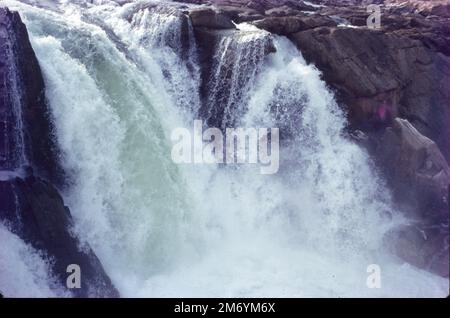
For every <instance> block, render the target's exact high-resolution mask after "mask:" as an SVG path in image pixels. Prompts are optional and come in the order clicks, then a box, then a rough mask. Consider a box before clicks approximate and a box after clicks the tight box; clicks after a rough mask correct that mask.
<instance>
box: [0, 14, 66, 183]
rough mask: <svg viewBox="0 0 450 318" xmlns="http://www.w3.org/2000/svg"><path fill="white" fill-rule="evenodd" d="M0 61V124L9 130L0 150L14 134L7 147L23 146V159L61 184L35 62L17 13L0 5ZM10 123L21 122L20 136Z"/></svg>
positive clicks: (56, 153) (61, 172)
mask: <svg viewBox="0 0 450 318" xmlns="http://www.w3.org/2000/svg"><path fill="white" fill-rule="evenodd" d="M0 61H2V62H3V63H1V62H0V83H2V84H0V116H4V115H5V114H9V116H6V117H7V118H8V119H9V124H7V125H9V128H7V127H3V128H0V130H3V131H5V129H6V131H8V132H9V138H8V139H9V141H8V140H6V139H3V140H2V141H1V142H0V144H1V145H3V146H0V151H5V146H4V145H5V144H10V145H11V143H12V142H11V141H14V138H16V139H15V141H16V142H18V143H17V144H16V145H13V147H15V148H16V149H11V150H12V151H17V149H18V148H19V147H23V148H25V156H26V161H28V163H29V164H30V165H31V166H32V167H33V168H34V169H35V171H36V172H37V173H39V174H40V175H42V176H44V177H45V178H46V179H48V180H51V181H52V182H54V183H55V184H58V185H61V183H62V179H63V178H62V177H63V176H62V174H63V170H62V168H61V166H60V164H59V161H58V151H57V148H56V145H55V141H54V136H53V127H52V124H51V115H50V112H49V109H48V106H47V104H46V100H45V86H44V81H43V78H42V74H41V70H40V67H39V63H38V61H37V59H36V56H35V54H34V51H33V48H32V47H31V44H30V41H29V39H28V33H27V30H26V27H25V25H24V24H23V23H22V21H21V19H20V16H19V14H18V13H14V12H10V11H9V10H8V9H6V8H0ZM19 104H20V105H19ZM17 108H20V110H18V109H17ZM14 112H15V113H16V114H20V113H21V118H18V117H17V116H16V118H15V119H13V117H14V116H12V113H14ZM6 122H7V121H3V125H5V124H6ZM17 125H18V126H17ZM13 126H15V127H16V128H17V127H20V126H22V135H23V138H19V139H17V134H15V133H16V132H17V133H18V134H19V132H18V131H16V130H15V128H14V127H13ZM13 135H14V136H13ZM3 136H4V135H3ZM22 139H23V140H22ZM1 155H2V154H0V156H1ZM0 161H1V159H0ZM0 168H1V166H0Z"/></svg>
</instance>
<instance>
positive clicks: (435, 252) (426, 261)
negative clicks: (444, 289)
mask: <svg viewBox="0 0 450 318" xmlns="http://www.w3.org/2000/svg"><path fill="white" fill-rule="evenodd" d="M448 229H449V227H448V223H442V224H437V225H424V224H421V223H415V224H410V225H402V226H399V227H396V228H394V229H392V230H390V231H389V232H388V233H387V234H386V235H385V237H384V238H383V242H384V245H385V246H386V247H387V249H388V250H389V251H390V252H391V253H392V254H394V255H396V256H398V257H399V258H400V259H401V260H403V261H405V262H407V263H409V264H411V265H414V266H416V267H418V268H422V269H425V270H428V271H430V272H433V273H435V274H438V275H440V276H443V277H449V253H450V251H449V230H448Z"/></svg>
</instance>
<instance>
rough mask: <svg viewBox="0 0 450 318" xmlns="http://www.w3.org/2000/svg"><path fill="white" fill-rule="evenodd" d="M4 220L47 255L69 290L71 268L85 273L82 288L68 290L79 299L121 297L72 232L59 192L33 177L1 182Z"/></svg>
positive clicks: (0, 215)
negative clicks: (73, 265) (74, 265)
mask: <svg viewBox="0 0 450 318" xmlns="http://www.w3.org/2000/svg"><path fill="white" fill-rule="evenodd" d="M0 197H1V200H2V204H1V206H0V220H1V221H2V222H3V223H5V224H6V225H7V227H8V228H9V229H10V230H11V231H12V232H13V233H15V234H17V235H18V236H19V237H21V238H22V239H23V240H24V241H25V242H26V243H29V244H30V245H31V246H33V247H34V248H35V249H37V250H40V251H43V252H44V253H45V255H46V256H47V257H48V258H49V259H50V261H51V268H52V272H53V274H54V275H55V276H56V277H57V278H58V280H59V282H60V284H61V286H62V287H63V288H65V287H66V280H67V277H68V275H69V274H68V273H67V272H66V270H67V267H68V266H69V265H70V264H76V265H79V266H80V269H81V288H80V289H68V291H69V292H70V293H72V294H73V296H75V297H118V296H119V294H118V292H117V290H116V289H115V288H114V286H113V284H112V283H111V280H110V279H109V277H108V276H107V275H106V273H105V271H104V270H103V267H102V264H101V263H100V261H99V260H98V258H97V256H96V255H95V254H94V252H93V251H92V249H91V248H90V247H89V245H87V244H83V245H82V244H81V243H80V241H79V239H78V238H77V236H76V235H75V234H74V233H73V232H72V227H73V223H72V219H71V215H70V211H69V209H68V208H67V207H66V206H65V205H64V202H63V199H62V198H61V196H60V194H59V193H58V191H57V190H56V189H55V188H54V187H53V186H52V185H51V184H50V183H49V182H47V181H44V180H42V179H40V178H35V177H33V176H30V177H27V178H25V179H21V178H15V179H12V180H7V181H0Z"/></svg>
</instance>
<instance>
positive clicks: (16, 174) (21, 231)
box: [0, 8, 118, 297]
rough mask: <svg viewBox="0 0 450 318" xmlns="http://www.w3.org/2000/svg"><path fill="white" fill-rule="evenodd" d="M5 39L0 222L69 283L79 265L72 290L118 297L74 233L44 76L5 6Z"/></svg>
mask: <svg viewBox="0 0 450 318" xmlns="http://www.w3.org/2000/svg"><path fill="white" fill-rule="evenodd" d="M0 38H1V41H0V118H1V121H0V122H1V124H0V221H1V222H2V223H4V224H5V225H6V226H7V227H8V228H9V229H10V231H11V232H13V233H15V234H17V235H18V236H19V237H21V238H22V239H23V240H24V241H25V242H26V243H29V244H30V245H32V246H33V247H34V248H36V249H38V250H40V251H41V252H43V253H44V254H45V255H47V256H48V258H49V259H50V260H51V263H52V269H53V274H54V275H55V276H56V277H57V278H58V279H59V281H60V283H61V286H62V287H63V288H65V286H66V279H67V276H68V275H69V274H68V273H66V269H67V266H68V265H69V264H77V265H79V266H80V267H81V288H80V289H71V290H69V292H71V293H72V294H73V295H74V296H77V297H87V296H96V297H103V296H106V297H117V296H118V292H117V291H116V289H115V288H114V286H113V285H112V283H111V281H110V279H109V278H108V276H107V275H106V273H105V272H104V270H103V267H102V265H101V263H100V262H99V260H98V259H97V257H96V256H95V254H94V253H93V251H92V250H91V249H90V248H89V246H81V245H80V242H79V240H78V239H77V238H76V236H75V235H74V234H72V233H71V230H72V221H71V216H70V212H69V209H68V208H67V207H65V206H64V203H63V199H62V198H61V196H60V194H59V193H58V190H57V188H58V186H60V185H62V181H61V180H62V175H63V174H62V169H61V168H60V165H59V163H58V156H57V154H58V152H57V149H56V146H55V143H54V137H53V135H52V129H53V128H52V124H51V118H50V114H49V109H48V107H47V104H46V100H45V87H44V81H43V78H42V74H41V70H40V67H39V64H38V61H37V59H36V56H35V54H34V52H33V49H32V47H31V44H30V42H29V39H28V34H27V30H26V27H25V25H24V24H23V23H22V22H21V19H20V16H19V14H18V13H16V12H10V11H9V10H8V9H6V8H0Z"/></svg>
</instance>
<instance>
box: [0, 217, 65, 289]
mask: <svg viewBox="0 0 450 318" xmlns="http://www.w3.org/2000/svg"><path fill="white" fill-rule="evenodd" d="M0 242H2V244H0V292H1V293H2V294H3V295H4V296H5V297H49V296H50V297H63V296H68V295H66V294H64V292H63V291H62V289H59V288H58V285H57V283H56V279H55V278H54V277H52V276H51V275H50V274H49V268H50V267H49V261H48V260H47V259H46V258H45V257H44V256H43V255H40V254H39V253H38V252H37V251H36V250H34V249H33V248H32V247H31V246H29V245H27V244H25V243H24V242H23V241H22V240H21V239H20V238H19V237H18V236H17V235H15V234H13V233H11V232H10V231H9V230H8V229H7V228H6V227H5V226H4V225H3V224H1V223H0Z"/></svg>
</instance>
